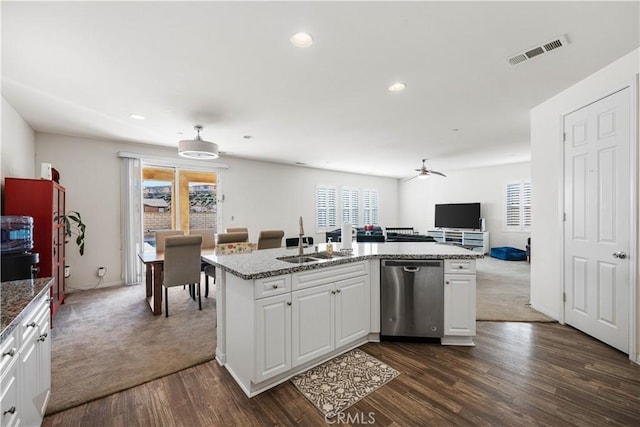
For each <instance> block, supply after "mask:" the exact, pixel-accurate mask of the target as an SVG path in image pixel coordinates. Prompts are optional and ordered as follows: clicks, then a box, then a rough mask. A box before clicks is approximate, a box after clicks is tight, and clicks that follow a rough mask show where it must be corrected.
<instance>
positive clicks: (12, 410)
mask: <svg viewBox="0 0 640 427" xmlns="http://www.w3.org/2000/svg"><path fill="white" fill-rule="evenodd" d="M15 413H16V407H15V406H12V407H11V408H9V409H7V410H6V411H4V412H3V413H2V415H7V414H15Z"/></svg>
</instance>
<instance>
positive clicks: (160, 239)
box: [156, 230, 184, 252]
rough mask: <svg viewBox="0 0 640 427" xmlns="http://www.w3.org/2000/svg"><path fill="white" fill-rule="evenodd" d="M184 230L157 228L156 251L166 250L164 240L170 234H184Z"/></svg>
mask: <svg viewBox="0 0 640 427" xmlns="http://www.w3.org/2000/svg"><path fill="white" fill-rule="evenodd" d="M183 235H184V231H182V230H156V252H164V240H165V239H166V238H167V237H170V236H183Z"/></svg>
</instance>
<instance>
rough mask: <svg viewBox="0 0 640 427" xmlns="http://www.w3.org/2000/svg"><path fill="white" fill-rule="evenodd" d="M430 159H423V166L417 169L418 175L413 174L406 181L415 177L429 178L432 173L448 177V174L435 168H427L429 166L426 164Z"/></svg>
mask: <svg viewBox="0 0 640 427" xmlns="http://www.w3.org/2000/svg"><path fill="white" fill-rule="evenodd" d="M427 160H428V159H422V167H421V168H420V169H415V171H416V172H418V175H415V176H412V177H411V178H409V179H406V180H405V182H407V181H411V180H412V179H413V178H420V179H427V178H429V177H430V176H431V175H440V176H444V177H445V178H446V175H445V174H443V173H442V172H438V171H434V170H433V169H427V166H426V165H425V164H424V162H426V161H427Z"/></svg>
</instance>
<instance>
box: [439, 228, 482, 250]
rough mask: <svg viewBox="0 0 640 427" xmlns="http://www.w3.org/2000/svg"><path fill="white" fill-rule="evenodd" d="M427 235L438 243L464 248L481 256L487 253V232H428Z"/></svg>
mask: <svg viewBox="0 0 640 427" xmlns="http://www.w3.org/2000/svg"><path fill="white" fill-rule="evenodd" d="M427 234H428V235H429V236H431V237H433V238H434V239H435V240H436V241H437V242H440V243H447V244H450V245H457V246H464V247H466V248H469V249H471V250H473V251H474V252H482V253H483V254H488V253H489V232H488V231H460V230H429V231H427Z"/></svg>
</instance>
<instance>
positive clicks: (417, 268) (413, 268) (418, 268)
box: [402, 267, 420, 273]
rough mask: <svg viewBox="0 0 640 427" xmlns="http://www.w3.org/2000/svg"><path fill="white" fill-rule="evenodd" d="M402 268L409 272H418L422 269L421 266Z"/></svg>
mask: <svg viewBox="0 0 640 427" xmlns="http://www.w3.org/2000/svg"><path fill="white" fill-rule="evenodd" d="M402 269H403V270H404V271H406V272H407V273H417V272H418V271H420V267H402Z"/></svg>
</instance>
